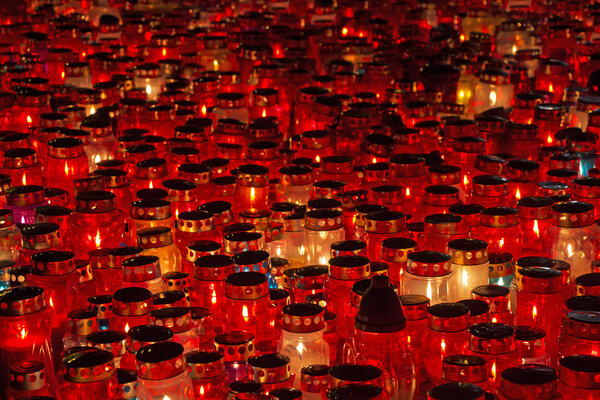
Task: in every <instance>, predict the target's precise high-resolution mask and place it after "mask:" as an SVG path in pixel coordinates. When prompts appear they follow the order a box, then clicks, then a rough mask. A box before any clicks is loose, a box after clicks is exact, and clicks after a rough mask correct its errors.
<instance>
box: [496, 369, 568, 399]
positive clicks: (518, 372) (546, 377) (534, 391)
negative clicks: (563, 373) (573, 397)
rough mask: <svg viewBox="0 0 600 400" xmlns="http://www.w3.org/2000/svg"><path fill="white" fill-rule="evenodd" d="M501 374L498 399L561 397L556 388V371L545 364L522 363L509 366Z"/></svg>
mask: <svg viewBox="0 0 600 400" xmlns="http://www.w3.org/2000/svg"><path fill="white" fill-rule="evenodd" d="M501 376H502V378H501V383H500V388H499V390H498V396H499V398H500V400H519V399H529V398H536V399H540V400H561V399H563V397H562V396H561V395H560V394H559V393H558V390H557V383H558V381H557V377H558V376H557V374H556V371H555V370H554V369H553V368H550V367H547V366H545V365H539V364H524V365H520V366H518V367H511V368H507V369H506V370H504V371H502V373H501Z"/></svg>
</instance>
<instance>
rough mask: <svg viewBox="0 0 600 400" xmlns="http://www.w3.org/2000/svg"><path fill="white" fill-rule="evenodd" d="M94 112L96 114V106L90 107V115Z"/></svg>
mask: <svg viewBox="0 0 600 400" xmlns="http://www.w3.org/2000/svg"><path fill="white" fill-rule="evenodd" d="M92 114H96V107H94V106H92V108H90V115H92Z"/></svg>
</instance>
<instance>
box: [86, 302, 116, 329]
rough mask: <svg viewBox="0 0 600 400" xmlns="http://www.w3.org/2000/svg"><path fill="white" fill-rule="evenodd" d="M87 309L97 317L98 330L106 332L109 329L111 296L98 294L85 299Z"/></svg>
mask: <svg viewBox="0 0 600 400" xmlns="http://www.w3.org/2000/svg"><path fill="white" fill-rule="evenodd" d="M87 304H88V308H89V309H90V310H92V311H94V312H95V313H96V314H97V316H98V329H99V330H107V329H108V328H109V327H110V316H111V313H112V311H111V309H112V295H110V294H99V295H97V296H92V297H90V298H88V299H87Z"/></svg>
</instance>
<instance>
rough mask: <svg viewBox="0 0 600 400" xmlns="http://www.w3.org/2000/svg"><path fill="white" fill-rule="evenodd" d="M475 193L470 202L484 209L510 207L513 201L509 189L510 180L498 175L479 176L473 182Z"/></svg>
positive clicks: (472, 193)
mask: <svg viewBox="0 0 600 400" xmlns="http://www.w3.org/2000/svg"><path fill="white" fill-rule="evenodd" d="M472 188H473V191H472V192H471V196H470V198H469V201H470V202H471V203H474V204H479V205H481V206H483V207H486V208H487V207H510V206H511V205H513V203H514V202H513V200H512V198H511V196H510V192H509V189H508V179H507V178H505V177H503V176H498V175H477V176H475V177H473V181H472Z"/></svg>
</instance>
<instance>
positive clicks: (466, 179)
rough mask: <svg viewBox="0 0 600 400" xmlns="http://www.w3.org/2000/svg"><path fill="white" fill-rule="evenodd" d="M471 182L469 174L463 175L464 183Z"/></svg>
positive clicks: (465, 184)
mask: <svg viewBox="0 0 600 400" xmlns="http://www.w3.org/2000/svg"><path fill="white" fill-rule="evenodd" d="M468 184H469V176H468V175H465V176H463V185H464V186H467V185H468Z"/></svg>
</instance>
